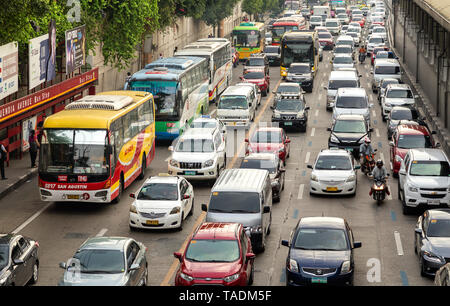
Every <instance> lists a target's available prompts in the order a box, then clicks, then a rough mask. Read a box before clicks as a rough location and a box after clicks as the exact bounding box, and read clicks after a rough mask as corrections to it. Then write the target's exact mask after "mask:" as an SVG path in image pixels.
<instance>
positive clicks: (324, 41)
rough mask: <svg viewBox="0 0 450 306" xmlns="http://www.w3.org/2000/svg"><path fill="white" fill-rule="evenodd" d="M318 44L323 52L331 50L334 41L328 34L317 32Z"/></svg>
mask: <svg viewBox="0 0 450 306" xmlns="http://www.w3.org/2000/svg"><path fill="white" fill-rule="evenodd" d="M318 36H319V44H320V46H322V47H323V49H324V50H333V48H334V40H333V35H331V34H330V32H319V34H318Z"/></svg>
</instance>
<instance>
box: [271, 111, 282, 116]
mask: <svg viewBox="0 0 450 306" xmlns="http://www.w3.org/2000/svg"><path fill="white" fill-rule="evenodd" d="M273 117H274V118H281V115H280V113H279V112H277V111H274V112H273Z"/></svg>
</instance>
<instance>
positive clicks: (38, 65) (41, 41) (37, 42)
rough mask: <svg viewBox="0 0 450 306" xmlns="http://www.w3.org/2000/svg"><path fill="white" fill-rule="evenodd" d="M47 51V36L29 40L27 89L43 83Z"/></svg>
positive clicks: (45, 73)
mask: <svg viewBox="0 0 450 306" xmlns="http://www.w3.org/2000/svg"><path fill="white" fill-rule="evenodd" d="M49 51H50V48H49V40H48V34H45V35H42V36H39V37H36V38H33V39H30V41H29V43H28V63H29V69H28V71H29V82H28V83H29V85H28V88H29V89H33V88H35V87H36V86H38V85H40V84H42V83H44V82H45V80H46V75H47V61H48V58H49V54H50V52H49Z"/></svg>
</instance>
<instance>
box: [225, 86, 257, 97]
mask: <svg viewBox="0 0 450 306" xmlns="http://www.w3.org/2000/svg"><path fill="white" fill-rule="evenodd" d="M251 90H252V89H251V88H250V86H230V87H228V88H227V89H225V91H224V92H223V93H222V95H221V96H226V95H230V96H234V95H238V96H246V95H248V94H249V93H250V92H251Z"/></svg>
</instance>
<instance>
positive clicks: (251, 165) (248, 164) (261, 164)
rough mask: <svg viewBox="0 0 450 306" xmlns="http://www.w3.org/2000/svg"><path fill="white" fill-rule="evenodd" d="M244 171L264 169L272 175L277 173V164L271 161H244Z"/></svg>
mask: <svg viewBox="0 0 450 306" xmlns="http://www.w3.org/2000/svg"><path fill="white" fill-rule="evenodd" d="M241 168H242V169H264V170H267V171H269V172H270V173H276V171H277V164H276V162H275V161H274V160H271V159H244V160H243V161H242V163H241Z"/></svg>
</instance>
